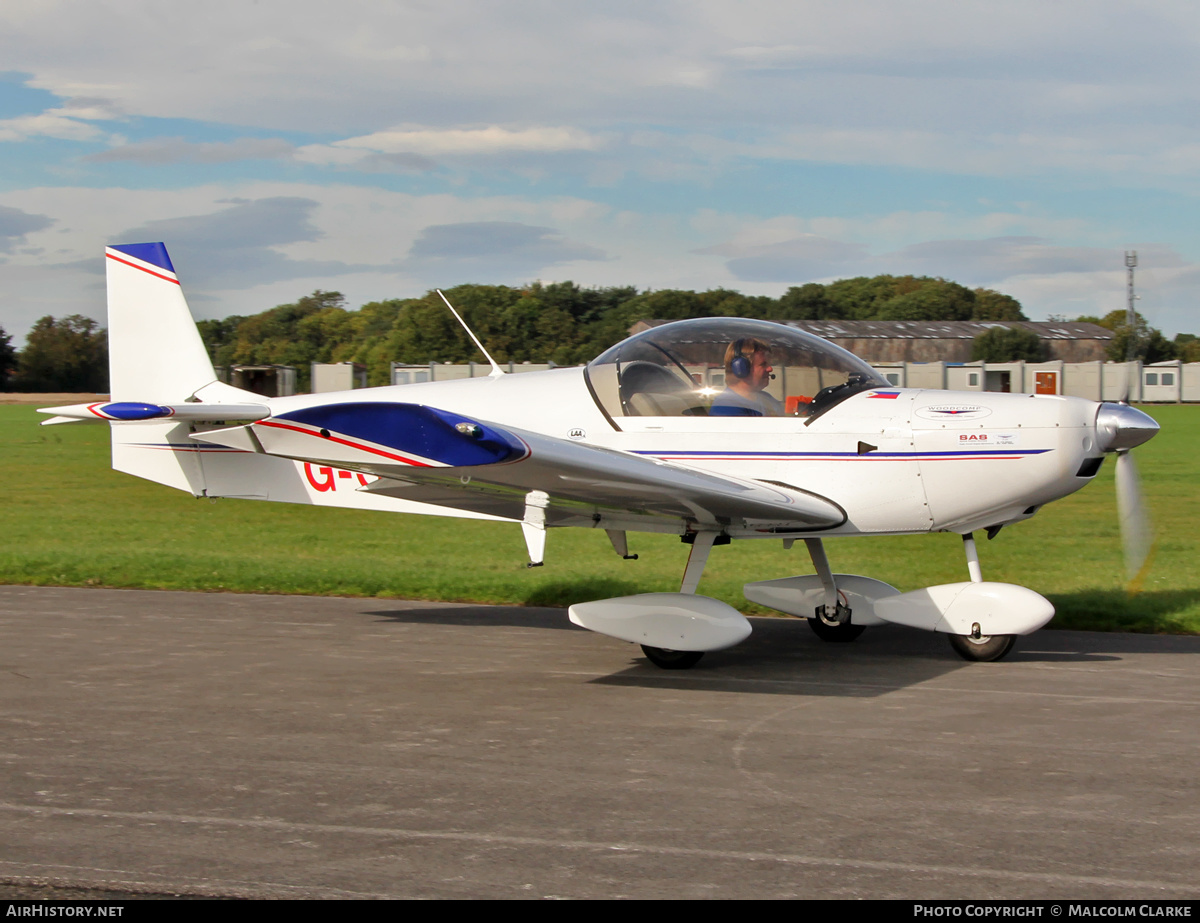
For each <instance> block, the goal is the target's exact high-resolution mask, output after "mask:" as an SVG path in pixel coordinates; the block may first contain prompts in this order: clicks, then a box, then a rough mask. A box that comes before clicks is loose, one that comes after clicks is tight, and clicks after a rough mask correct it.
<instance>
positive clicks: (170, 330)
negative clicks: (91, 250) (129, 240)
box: [105, 243, 217, 403]
mask: <svg viewBox="0 0 1200 923" xmlns="http://www.w3.org/2000/svg"><path fill="white" fill-rule="evenodd" d="M105 255H106V256H107V259H106V260H105V262H106V263H107V264H108V362H109V380H110V388H111V389H112V399H113V400H114V401H147V402H153V403H179V402H181V401H183V400H184V399H186V398H187V397H190V396H191V395H192V394H194V393H195V392H196V391H197V390H198V389H200V388H203V387H204V386H205V385H207V384H210V383H211V382H213V381H215V380H216V377H217V376H216V374H215V373H214V372H213V367H212V362H211V361H209V358H208V353H207V352H206V351H205V349H204V344H203V342H202V341H201V340H200V332H199V331H198V330H197V329H196V324H195V322H194V321H193V320H192V313H191V311H189V310H188V306H187V301H186V300H185V299H184V297H183V291H182V289H181V288H180V286H179V279H178V278H177V277H176V275H175V267H174V266H172V265H171V257H170V256H168V255H167V248H166V247H165V246H163V245H162V244H161V243H150V244H118V245H116V246H112V247H108V248H107V250H106V251H105Z"/></svg>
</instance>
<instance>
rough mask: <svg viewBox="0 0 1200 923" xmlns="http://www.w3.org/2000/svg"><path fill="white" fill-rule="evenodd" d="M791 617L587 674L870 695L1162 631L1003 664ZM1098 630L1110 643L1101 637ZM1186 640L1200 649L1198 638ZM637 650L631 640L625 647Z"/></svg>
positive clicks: (1024, 652)
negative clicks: (674, 660)
mask: <svg viewBox="0 0 1200 923" xmlns="http://www.w3.org/2000/svg"><path fill="white" fill-rule="evenodd" d="M363 614H364V615H369V616H373V617H375V618H377V619H379V620H381V621H384V622H387V621H390V622H396V623H404V624H426V625H441V626H458V627H463V628H470V629H473V630H478V629H480V628H485V629H486V628H488V627H493V628H495V627H516V628H532V629H546V630H553V631H576V632H582V631H584V629H581V628H578V627H577V626H575V625H572V624H571V623H570V622H569V621H568V620H567V614H566V611H565V610H563V609H550V608H521V607H515V606H466V605H464V606H453V607H441V606H439V607H437V608H428V609H425V608H412V609H384V610H371V611H367V612H364V613H363ZM799 622H800V620H799V619H794V618H755V619H754V620H753V624H754V633H753V634H752V635H751V636H750V637H749V638H748V639H747V640H746V641H744V642H743V643H742V644H739V645H738V646H737V647H734V648H731V649H729V650H724V651H714V652H710V653H708V654H706V655H705V657H704V659H703V660H701V661H700V663H699V664H697V665H696V666H695V667H693V668H692V669H690V670H686V671H682V670H681V671H668V670H661V669H659V668H658V667H655V666H652V665H651V664H650V663H649V662H648V661H646V660H645V659H644V658H643V657H641V655H640V652H639V653H637V654H636V655H635V656H634V657H633V659H632V662H628V661H627V662H626V663H627V665H626V666H625V668H624V669H621V670H619V671H617V672H614V673H613V674H611V675H608V676H601V677H596V678H594V679H591V680H589V682H592V683H597V684H610V685H613V684H615V685H624V686H628V685H635V686H645V687H653V688H659V689H661V688H664V687H666V688H676V689H680V690H686V689H706V690H714V689H718V690H725V691H730V692H754V693H769V694H777V695H817V696H843V697H845V696H849V697H873V696H880V695H884V694H886V693H889V692H894V691H896V690H899V689H903V688H905V687H907V686H912V685H915V684H918V683H923V682H926V681H929V680H931V679H935V678H937V677H940V676H945V675H947V674H950V673H954V672H957V671H958V670H988V671H991V670H1004V669H1005V668H1006V666H1007V665H1016V664H1020V663H1031V662H1039V663H1048V664H1052V663H1098V662H1104V661H1113V660H1120V659H1122V657H1121V654H1122V653H1124V652H1132V651H1133V650H1140V649H1142V647H1143V646H1144V645H1142V644H1141V643H1139V640H1140V638H1141V637H1144V638H1147V639H1150V638H1153V640H1154V641H1156V642H1157V646H1153V645H1152V646H1151V647H1149V650H1164V649H1170V648H1171V647H1172V646H1171V645H1170V644H1167V645H1166V646H1165V647H1164V644H1163V641H1164V640H1166V639H1164V638H1163V637H1162V636H1130V635H1112V636H1106V635H1104V634H1102V633H1098V632H1066V631H1061V632H1060V631H1042V632H1038V633H1036V634H1034V635H1032V636H1030V637H1028V638H1022V639H1020V640H1018V642H1017V646H1016V648H1015V649H1014V650H1013V652H1012V653H1011V654H1010V655H1009V656H1008V658H1006V659H1005V660H1004V661H1002V662H1001V663H996V664H970V663H966V662H964V661H962V660H960V659H959V658H958V656H957V655H955V654H954V652H953V651H951V650H950V647H949V645H948V644H947V643H946V640H945V638H943V637H941V636H939V635H935V634H931V633H927V632H919V631H910V630H907V629H904V628H899V627H895V626H890V625H885V626H877V627H874V628H871V629H869V630H868V631H867V632H866V633H864V634H863V636H862V637H861V638H859V639H858V640H857V641H855V642H854V643H852V644H828V643H826V642H823V641H821V640H819V639H818V638H817V637H816V636H815V635H813V634H812V633H811V632H810V631H809V629H808V628H807V626H805V625H801V624H799ZM1106 639H1107V640H1109V641H1111V642H1112V643H1111V644H1107V643H1106ZM1179 640H1189V641H1191V645H1190V649H1191V650H1196V651H1198V652H1200V639H1179ZM632 650H633V651H636V650H637V648H633V649H632Z"/></svg>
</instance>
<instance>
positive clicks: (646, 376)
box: [587, 317, 888, 419]
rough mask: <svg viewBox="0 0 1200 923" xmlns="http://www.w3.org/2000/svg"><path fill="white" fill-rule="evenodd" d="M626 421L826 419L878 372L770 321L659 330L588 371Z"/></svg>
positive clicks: (709, 321)
mask: <svg viewBox="0 0 1200 923" xmlns="http://www.w3.org/2000/svg"><path fill="white" fill-rule="evenodd" d="M587 376H588V381H589V383H590V384H591V387H592V391H593V392H594V393H595V395H596V399H597V400H598V401H599V403H600V405H601V406H602V407H603V408H604V409H605V411H607V413H608V415H609V416H610V417H612V418H613V419H616V418H619V417H647V416H649V417H676V416H688V417H715V416H741V417H769V416H798V417H807V418H810V419H811V418H813V417H817V416H820V415H821V414H823V413H825V412H826V411H827V410H829V409H830V408H832V407H834V406H836V405H837V404H838V403H840V402H841V401H843V400H845V399H846V398H847V397H850V396H851V395H852V394H857V393H858V392H860V391H865V390H868V389H871V388H886V387H888V383H887V382H886V381H884V380H883V379H882V378H880V377H879V375H878V374H877V373H876V372H875V370H874V369H872V368H871V367H870V366H869V365H867V364H866V363H865V362H863V361H862V360H861V359H859V358H858V357H857V356H855V355H854V354H853V353H850V352H847V351H846V350H844V349H842V348H841V347H840V346H835V345H833V344H832V343H830V342H829V341H828V340H823V339H821V338H820V337H818V336H814V335H812V334H810V333H805V332H803V331H801V330H797V329H796V328H795V327H789V326H787V325H786V324H777V323H772V322H770V321H761V320H748V319H745V318H735V317H706V318H697V319H694V320H682V321H676V322H674V323H670V324H663V325H661V326H658V327H652V328H651V329H649V330H646V331H644V332H642V333H639V334H636V335H634V336H631V337H629V338H628V339H625V340H622V341H621V342H620V343H618V344H617V345H616V346H613V347H612V348H611V349H609V350H607V351H605V352H604V353H602V354H601V355H600V356H598V357H596V358H595V359H594V360H592V362H590V363H589V364H588V366H587Z"/></svg>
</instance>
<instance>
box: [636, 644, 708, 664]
mask: <svg viewBox="0 0 1200 923" xmlns="http://www.w3.org/2000/svg"><path fill="white" fill-rule="evenodd" d="M642 653H643V654H645V655H646V659H647V660H649V661H650V662H651V663H652V664H654V665H655V666H656V667H661V668H662V669H664V670H689V669H691V668H692V667H694V666H695V665H696V664H698V663H699V662H700V658H701V657H703V656H704V651H669V650H667V649H666V648H665V647H649V646H647V645H645V644H643V645H642Z"/></svg>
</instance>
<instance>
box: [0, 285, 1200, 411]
mask: <svg viewBox="0 0 1200 923" xmlns="http://www.w3.org/2000/svg"><path fill="white" fill-rule="evenodd" d="M446 295H447V297H448V298H449V299H450V301H451V303H452V304H454V306H455V307H456V308H457V309H458V311H459V312H460V313H461V314H462V315H463V317H464V318H465V319H466V321H467V323H468V324H470V325H471V327H472V329H473V330H474V331H475V332H476V333H477V334H478V335H479V338H480V339H481V340H482V341H483V342H484V343H485V344H486V345H487V347H488V349H489V351H491V353H492V354H493V355H494V356H495V357H496V359H497V360H498V361H500V362H509V361H513V362H539V363H540V362H553V363H555V364H556V365H575V364H578V363H581V362H586V361H587V360H589V359H591V358H593V357H594V356H596V355H599V354H600V353H601V352H603V351H604V350H605V349H607V348H608V347H609V346H612V345H613V344H614V343H617V342H618V341H620V340H621V339H623V338H624V337H625V336H626V335H627V334H628V332H629V328H630V327H631V326H632V325H633V324H634V323H635V322H636V321H638V320H644V319H656V320H682V319H685V318H692V317H721V316H725V317H753V318H760V319H763V320H909V321H948V320H999V321H1019V320H1026V319H1027V318H1026V317H1025V314H1024V313H1023V311H1022V309H1021V304H1020V303H1019V302H1018V301H1017V300H1016V299H1015V298H1013V297H1011V296H1009V295H1005V294H1002V293H1001V292H997V291H993V290H991V289H984V288H976V289H970V288H967V287H966V286H963V285H960V284H958V283H957V282H952V281H949V280H946V279H940V278H930V277H927V276H890V275H881V276H872V277H866V276H862V277H858V278H854V279H841V280H838V281H836V282H831V283H829V284H825V285H822V284H818V283H809V284H807V285H802V286H793V287H792V288H789V289H788V290H787V291H786V292H785V293H784V294H783V295H782V296H781V297H779V298H772V297H770V296H765V295H745V294H742V293H741V292H737V291H734V290H731V289H710V290H708V291H704V292H696V291H690V290H683V289H659V290H657V291H650V290H646V291H639V290H638V289H637V288H635V287H633V286H611V287H599V288H586V287H583V286H580V285H577V284H575V283H574V282H554V283H540V282H538V283H533V284H530V285H527V286H522V287H516V286H505V285H460V286H457V287H455V288H452V289H447V290H446ZM1079 320H1084V321H1092V322H1094V323H1099V324H1101V325H1102V326H1105V327H1108V328H1109V329H1111V330H1113V331H1114V333H1116V334H1117V336H1116V337H1115V338H1114V343H1113V346H1112V347H1111V349H1110V356H1109V358H1111V359H1114V360H1117V361H1120V360H1123V359H1124V358H1125V351H1126V348H1127V344H1128V341H1129V338H1130V337H1131V336H1132V337H1134V340H1135V343H1134V347H1135V355H1138V356H1140V357H1141V358H1142V359H1143V360H1144V361H1149V362H1156V361H1161V360H1162V359H1171V358H1176V357H1178V358H1182V359H1185V361H1200V341H1197V339H1196V337H1194V336H1192V335H1190V334H1181V335H1180V336H1178V337H1176V338H1175V342H1174V343H1172V342H1171V341H1169V340H1167V339H1166V338H1165V337H1164V336H1163V335H1162V334H1161V333H1160V332H1159V331H1157V330H1153V329H1151V328H1149V327H1148V326H1147V325H1146V324H1145V321H1144V319H1142V318H1140V317H1139V318H1138V321H1137V323H1136V324H1135V329H1134V330H1133V331H1132V332H1130V331H1129V330H1128V329H1127V327H1126V324H1125V312H1124V311H1114V312H1112V313H1111V314H1109V315H1107V316H1106V317H1104V318H1094V317H1083V318H1079ZM197 326H198V328H199V330H200V335H201V338H202V339H203V341H204V345H205V347H206V348H207V349H208V352H209V355H210V356H211V357H212V360H213V364H214V365H216V366H230V365H288V366H293V367H295V369H296V372H297V387H298V388H299V390H307V388H308V385H309V381H308V380H309V376H310V366H311V364H312V363H314V362H358V363H361V364H362V365H364V366H366V368H367V373H368V382H369V384H372V385H382V384H387V383H388V382H389V381H390V369H391V363H392V362H410V363H427V362H430V361H434V362H467V361H470V360H473V359H474V360H477V361H478V360H479V359H480V358H481V357H480V356H479V355H478V353H477V351H476V349H475V346H474V344H473V343H472V342H471V341H470V339H469V338H468V337H467V335H466V333H465V332H464V331H463V329H462V327H460V326H459V324H458V323H457V322H456V321H455V320H454V318H453V317H452V316H451V315H450V312H449V311H447V310H446V307H445V305H444V304H443V303H442V301H441V299H440V298H439V297H438V295H437V293H436V292H435V291H430V292H427V293H426V294H425V295H423V296H421V297H419V298H400V299H389V300H386V301H372V302H370V303H368V304H365V305H363V306H362V307H361V308H359V309H358V310H350V309H348V308H347V307H346V300H345V298H344V297H343V296H342V295H341V294H340V293H339V292H324V291H316V292H313V293H312V294H311V295H306V296H304V297H303V298H300V299H298V300H296V301H295V302H293V303H291V304H283V305H278V306H277V307H274V308H271V309H269V310H266V311H263V312H261V313H259V314H253V315H249V316H245V317H243V316H232V317H226V318H224V319H223V320H202V321H200V322H199V323H198V324H197ZM1041 349H1042V344H1041V343H1040V341H1039V340H1038V338H1037V336H1036V334H1033V333H1031V332H1028V331H1024V330H1010V329H1008V328H996V329H994V330H992V331H989V332H988V333H987V334H985V335H983V336H981V337H979V338H977V343H976V352H977V353H978V355H976V356H974V358H979V359H984V360H985V361H989V362H1005V361H1014V360H1017V359H1027V360H1030V361H1036V360H1037V359H1039V358H1041V357H1042V353H1041ZM107 389H108V359H107V344H106V338H105V334H104V330H103V329H101V328H100V327H99V325H98V324H97V323H96V322H95V321H94V320H91V319H90V318H87V317H82V316H79V315H72V316H70V317H66V318H62V319H59V320H56V319H55V318H53V317H43V318H42V319H41V320H39V321H38V322H37V324H35V325H34V328H33V330H32V331H30V333H29V337H28V340H27V342H26V345H25V348H24V349H22V350H20V351H19V352H18V351H16V350H15V349H14V348H13V347H12V344H11V338H10V337H8V336H7V335H6V334H5V333H4V331H3V330H2V329H0V390H17V391H95V392H104V391H107Z"/></svg>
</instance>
